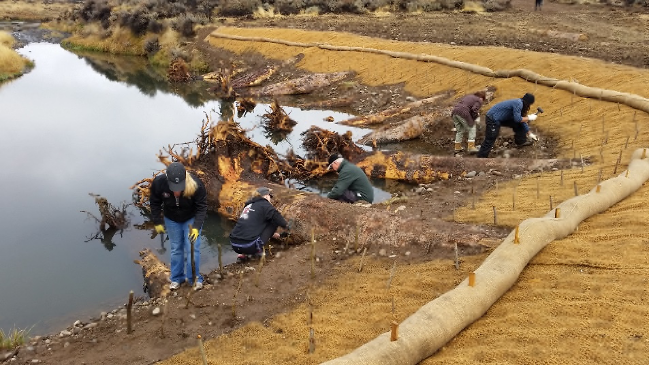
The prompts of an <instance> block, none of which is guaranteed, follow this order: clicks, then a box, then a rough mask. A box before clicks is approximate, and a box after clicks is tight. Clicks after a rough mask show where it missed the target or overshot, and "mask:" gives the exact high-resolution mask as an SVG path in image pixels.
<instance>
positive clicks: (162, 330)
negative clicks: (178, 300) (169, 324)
mask: <svg viewBox="0 0 650 366" xmlns="http://www.w3.org/2000/svg"><path fill="white" fill-rule="evenodd" d="M168 302H169V301H167V297H166V296H165V298H164V300H163V310H162V316H161V317H160V337H161V338H165V319H166V318H167V303H168Z"/></svg>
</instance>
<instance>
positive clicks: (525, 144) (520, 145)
mask: <svg viewBox="0 0 650 366" xmlns="http://www.w3.org/2000/svg"><path fill="white" fill-rule="evenodd" d="M532 144H533V140H531V139H527V140H526V141H525V142H523V143H521V144H517V147H519V148H521V147H524V146H530V145H532Z"/></svg>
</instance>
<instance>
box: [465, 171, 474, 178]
mask: <svg viewBox="0 0 650 366" xmlns="http://www.w3.org/2000/svg"><path fill="white" fill-rule="evenodd" d="M475 176H476V171H474V170H472V171H471V172H469V173H467V174H465V178H474V177H475Z"/></svg>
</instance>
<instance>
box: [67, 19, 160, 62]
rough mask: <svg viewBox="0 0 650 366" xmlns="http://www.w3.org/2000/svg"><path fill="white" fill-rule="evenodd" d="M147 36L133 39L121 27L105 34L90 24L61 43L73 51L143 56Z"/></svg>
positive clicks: (127, 31)
mask: <svg viewBox="0 0 650 366" xmlns="http://www.w3.org/2000/svg"><path fill="white" fill-rule="evenodd" d="M147 36H148V35H145V36H143V37H134V36H133V34H132V33H131V31H130V30H129V29H128V28H121V27H117V28H114V29H112V31H111V32H106V31H104V30H103V29H102V28H101V26H100V25H98V24H96V23H90V24H87V25H85V26H84V28H83V29H82V30H81V32H78V33H77V34H75V35H73V36H71V37H69V38H67V39H66V40H65V41H63V42H62V45H63V46H65V47H66V48H70V49H74V50H87V51H99V52H108V53H112V54H120V55H137V56H144V55H145V54H146V52H145V50H144V47H143V44H144V39H146V38H147Z"/></svg>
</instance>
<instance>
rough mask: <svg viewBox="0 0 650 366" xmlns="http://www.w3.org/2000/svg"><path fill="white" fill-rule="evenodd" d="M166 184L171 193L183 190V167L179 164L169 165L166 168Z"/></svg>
mask: <svg viewBox="0 0 650 366" xmlns="http://www.w3.org/2000/svg"><path fill="white" fill-rule="evenodd" d="M167 183H168V184H169V189H170V190H171V191H172V192H180V191H182V190H184V189H185V167H184V166H183V164H181V163H171V164H169V166H168V167H167Z"/></svg>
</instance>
